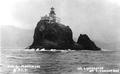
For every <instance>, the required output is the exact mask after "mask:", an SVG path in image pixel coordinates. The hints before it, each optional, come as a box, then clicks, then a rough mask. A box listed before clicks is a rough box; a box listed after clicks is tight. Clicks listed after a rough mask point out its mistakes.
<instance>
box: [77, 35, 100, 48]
mask: <svg viewBox="0 0 120 74" xmlns="http://www.w3.org/2000/svg"><path fill="white" fill-rule="evenodd" d="M77 43H78V44H79V45H82V46H83V48H84V50H101V49H100V48H99V47H97V46H96V45H95V43H94V42H93V41H92V40H90V38H89V37H88V36H87V35H86V34H80V36H79V38H78V41H77Z"/></svg>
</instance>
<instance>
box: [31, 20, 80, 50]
mask: <svg viewBox="0 0 120 74" xmlns="http://www.w3.org/2000/svg"><path fill="white" fill-rule="evenodd" d="M72 36H73V35H72V30H71V29H70V28H69V26H65V25H63V24H60V23H56V22H49V21H48V20H40V21H39V22H38V24H37V26H36V28H35V32H34V38H33V39H34V41H33V44H32V45H31V46H30V47H29V48H30V49H31V48H34V49H37V48H39V49H41V48H46V49H73V48H76V49H81V48H82V47H81V46H80V45H78V44H76V43H75V42H74V41H73V37H72Z"/></svg>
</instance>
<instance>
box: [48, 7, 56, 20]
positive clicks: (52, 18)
mask: <svg viewBox="0 0 120 74" xmlns="http://www.w3.org/2000/svg"><path fill="white" fill-rule="evenodd" d="M49 17H50V19H49V20H50V22H56V14H55V11H54V8H53V7H51V10H50V13H49Z"/></svg>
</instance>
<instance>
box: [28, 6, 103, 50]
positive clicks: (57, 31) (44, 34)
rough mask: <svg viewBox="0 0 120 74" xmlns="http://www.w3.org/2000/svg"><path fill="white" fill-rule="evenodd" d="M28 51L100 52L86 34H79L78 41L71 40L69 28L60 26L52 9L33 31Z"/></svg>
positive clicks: (71, 34)
mask: <svg viewBox="0 0 120 74" xmlns="http://www.w3.org/2000/svg"><path fill="white" fill-rule="evenodd" d="M28 48H29V49H42V48H45V49H46V50H49V49H56V50H61V49H62V50H67V49H71V50H101V49H100V48H99V47H97V46H96V45H95V43H94V42H93V41H91V40H90V38H89V37H88V36H87V35H86V34H80V36H79V38H78V41H77V42H75V41H74V40H73V32H72V30H71V28H70V27H69V26H66V25H64V24H61V23H60V22H59V18H58V17H56V13H55V11H54V8H53V7H52V8H51V11H50V13H49V16H47V15H45V16H44V17H41V20H40V21H39V22H38V23H37V26H36V28H35V30H34V36H33V43H32V45H30V46H29V47H28Z"/></svg>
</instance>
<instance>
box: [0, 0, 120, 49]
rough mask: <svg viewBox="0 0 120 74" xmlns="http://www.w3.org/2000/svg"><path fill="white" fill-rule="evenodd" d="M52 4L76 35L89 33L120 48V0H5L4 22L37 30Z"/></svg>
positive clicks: (3, 23)
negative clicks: (38, 23) (37, 25)
mask: <svg viewBox="0 0 120 74" xmlns="http://www.w3.org/2000/svg"><path fill="white" fill-rule="evenodd" d="M51 6H54V8H55V11H56V14H57V16H58V17H59V18H61V23H63V24H65V25H69V26H70V27H71V29H72V30H73V33H74V37H75V38H78V36H79V34H80V33H86V34H88V35H89V36H90V38H92V39H93V40H95V41H100V42H104V43H108V44H109V43H111V44H114V47H115V48H117V49H119V48H120V0H53V2H51V1H50V0H3V1H0V8H1V13H0V20H2V21H0V25H5V26H14V27H17V28H20V29H25V30H33V29H34V28H35V26H36V24H37V22H38V21H39V20H40V17H41V16H44V15H45V14H48V13H49V10H50V7H51ZM8 31H9V30H8ZM19 37H20V36H19Z"/></svg>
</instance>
